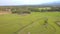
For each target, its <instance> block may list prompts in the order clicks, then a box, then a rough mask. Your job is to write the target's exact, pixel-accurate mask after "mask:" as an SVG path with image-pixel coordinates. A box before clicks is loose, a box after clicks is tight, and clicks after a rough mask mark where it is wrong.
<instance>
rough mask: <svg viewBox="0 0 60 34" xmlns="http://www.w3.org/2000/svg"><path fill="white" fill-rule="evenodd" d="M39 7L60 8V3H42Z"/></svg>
mask: <svg viewBox="0 0 60 34" xmlns="http://www.w3.org/2000/svg"><path fill="white" fill-rule="evenodd" d="M41 6H60V1H55V2H48V3H44V4H41Z"/></svg>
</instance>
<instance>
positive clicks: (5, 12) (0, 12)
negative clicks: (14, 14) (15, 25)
mask: <svg viewBox="0 0 60 34" xmlns="http://www.w3.org/2000/svg"><path fill="white" fill-rule="evenodd" d="M0 14H11V12H8V11H0Z"/></svg>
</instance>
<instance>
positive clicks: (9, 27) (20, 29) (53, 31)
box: [0, 12, 60, 34]
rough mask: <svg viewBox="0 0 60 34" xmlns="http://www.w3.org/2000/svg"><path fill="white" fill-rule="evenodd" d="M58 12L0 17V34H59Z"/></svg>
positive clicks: (59, 16) (59, 14)
mask: <svg viewBox="0 0 60 34" xmlns="http://www.w3.org/2000/svg"><path fill="white" fill-rule="evenodd" d="M57 21H59V23H60V12H32V13H31V14H29V15H25V16H24V15H17V14H5V15H0V34H60V26H59V24H56V23H57Z"/></svg>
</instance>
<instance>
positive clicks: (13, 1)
mask: <svg viewBox="0 0 60 34" xmlns="http://www.w3.org/2000/svg"><path fill="white" fill-rule="evenodd" d="M53 1H58V0H0V5H30V4H42V3H46V2H53Z"/></svg>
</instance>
